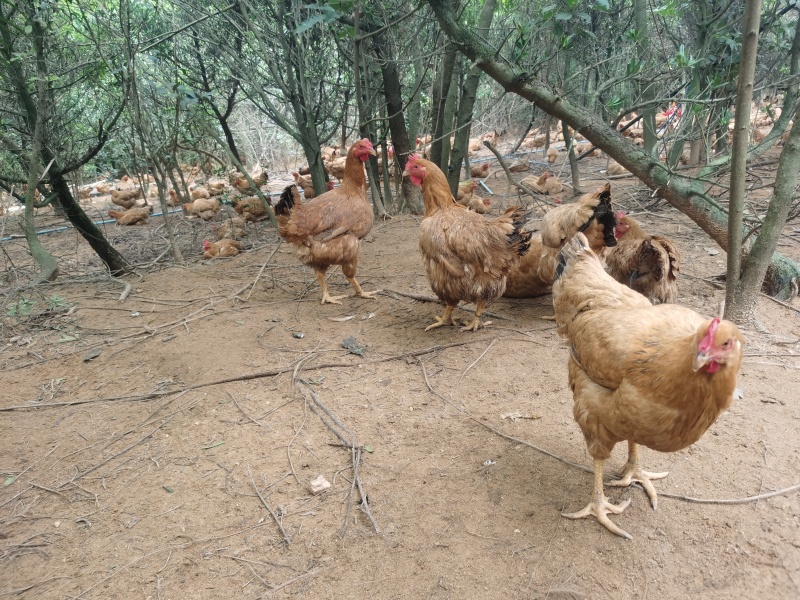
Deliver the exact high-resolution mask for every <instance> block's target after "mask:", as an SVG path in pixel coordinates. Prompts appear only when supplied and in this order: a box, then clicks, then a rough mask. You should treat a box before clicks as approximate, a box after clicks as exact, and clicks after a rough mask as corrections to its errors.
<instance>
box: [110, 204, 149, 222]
mask: <svg viewBox="0 0 800 600" xmlns="http://www.w3.org/2000/svg"><path fill="white" fill-rule="evenodd" d="M108 216H109V217H111V218H112V219H116V220H117V225H145V224H146V223H147V221H148V219H149V217H150V209H149V208H147V207H144V208H129V209H128V210H125V211H120V210H110V211H108Z"/></svg>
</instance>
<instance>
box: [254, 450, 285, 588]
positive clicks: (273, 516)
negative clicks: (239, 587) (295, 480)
mask: <svg viewBox="0 0 800 600" xmlns="http://www.w3.org/2000/svg"><path fill="white" fill-rule="evenodd" d="M247 473H248V474H249V475H250V482H251V483H252V484H253V489H254V490H255V491H256V494H257V495H258V499H259V500H261V504H263V505H264V508H266V509H267V511H269V514H270V515H272V518H273V519H274V520H275V524H276V525H277V526H278V529H280V532H281V535H282V536H283V543H284V545H285V546H286V547H287V548H288V547H289V546H290V545H291V543H292V539H291V538H290V537H289V534H288V533H286V530H285V529H284V528H283V525H281V521H280V519H278V515H276V514H275V511H273V510H272V509H271V508H270V506H269V504H267V501H266V500H264V496H262V495H261V491H260V490H259V489H258V486H257V485H256V480H255V479H254V478H253V471H252V470H251V469H250V463H247ZM262 581H263V580H262Z"/></svg>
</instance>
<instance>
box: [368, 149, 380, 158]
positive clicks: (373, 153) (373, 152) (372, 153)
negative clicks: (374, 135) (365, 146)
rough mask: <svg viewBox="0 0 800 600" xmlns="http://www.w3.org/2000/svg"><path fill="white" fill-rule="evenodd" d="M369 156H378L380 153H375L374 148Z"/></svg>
mask: <svg viewBox="0 0 800 600" xmlns="http://www.w3.org/2000/svg"><path fill="white" fill-rule="evenodd" d="M369 155H370V156H378V153H377V152H375V148H373V149H372V150H370V151H369Z"/></svg>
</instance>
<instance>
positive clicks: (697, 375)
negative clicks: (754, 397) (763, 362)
mask: <svg viewBox="0 0 800 600" xmlns="http://www.w3.org/2000/svg"><path fill="white" fill-rule="evenodd" d="M558 270H559V273H560V275H559V277H558V279H557V280H556V282H555V284H554V285H553V306H554V308H555V313H556V323H557V324H558V331H559V333H561V334H562V335H565V336H566V337H567V338H568V339H569V342H570V346H571V348H570V356H569V363H568V365H567V366H568V372H569V384H570V388H571V389H572V394H573V399H574V406H573V414H574V416H575V420H576V421H577V423H578V425H579V426H580V428H581V432H582V433H583V436H584V438H585V440H586V445H587V447H588V450H589V454H591V455H592V458H593V459H594V491H593V493H592V500H591V502H590V503H589V504H588V505H587V506H586V507H585V508H584V509H583V510H581V511H579V512H575V513H562V514H563V515H564V516H565V517H568V518H570V519H579V518H583V517H587V516H589V515H594V516H595V517H597V520H598V521H599V522H600V523H601V524H602V525H603V526H604V527H606V528H607V529H608V530H609V531H611V532H612V533H615V534H617V535H619V536H622V537H625V538H628V539H630V538H631V536H630V534H628V533H627V532H625V531H623V530H622V529H621V528H619V527H618V526H617V525H616V524H614V523H613V522H612V521H611V520H610V519H609V518H608V514H609V513H611V514H620V513H621V512H622V511H624V510H625V508H627V506H628V504H630V499H628V500H626V501H625V502H622V503H620V504H611V503H610V502H609V501H608V499H607V498H606V496H605V494H604V493H603V463H604V461H605V460H607V459H608V458H609V456H611V450H612V449H613V448H614V446H615V445H616V444H617V442H621V441H627V442H628V461H627V463H626V464H625V467H624V470H623V473H622V477H621V479H620V480H618V481H613V482H611V484H610V485H612V486H617V487H621V486H628V485H630V484H631V482H634V481H635V482H638V483H640V484H641V485H642V487H643V488H644V489H645V491H646V492H647V495H648V497H649V498H650V501H651V503H652V505H653V508H656V507H657V497H656V490H655V488H654V487H653V484H652V483H651V481H650V480H651V479H661V478H663V477H666V476H667V473H648V472H647V471H642V470H641V468H640V466H639V454H638V445H639V444H641V445H644V446H647V447H648V448H652V449H653V450H658V451H659V452H676V451H678V450H681V449H683V448H686V447H687V446H689V445H690V444H693V443H694V442H696V441H697V440H698V439H699V438H700V436H702V435H703V433H705V431H706V430H707V429H708V428H709V427H710V426H711V424H712V423H713V422H714V421H715V420H716V418H717V417H718V416H719V415H720V413H721V412H722V411H723V410H725V409H726V408H728V406H730V404H731V401H732V400H733V392H734V389H735V387H736V375H737V373H738V372H739V367H740V366H741V364H742V347H743V344H744V338H743V337H742V334H741V332H740V331H739V329H738V327H736V325H735V324H733V323H731V322H730V321H720V320H719V319H717V318H714V319H707V318H704V317H702V316H700V315H699V314H697V313H696V312H694V311H693V310H691V309H688V308H684V307H682V306H678V305H675V304H659V305H656V306H653V305H651V304H650V301H649V300H648V299H647V298H645V297H644V296H642V295H641V294H639V293H638V292H635V291H633V290H631V289H630V288H628V287H626V286H624V285H622V284H621V283H618V282H617V281H614V279H613V278H612V277H611V276H610V275H608V273H606V272H605V270H604V269H603V265H602V262H601V261H600V259H599V258H598V257H597V256H596V255H595V254H594V252H592V250H591V249H590V248H589V246H588V242H587V240H586V237H585V236H584V235H583V234H581V233H578V234H576V236H575V237H574V238H573V239H572V240H571V241H570V242H569V243H568V244H567V245H566V246H565V247H564V249H563V250H562V252H561V261H560V263H559V269H558Z"/></svg>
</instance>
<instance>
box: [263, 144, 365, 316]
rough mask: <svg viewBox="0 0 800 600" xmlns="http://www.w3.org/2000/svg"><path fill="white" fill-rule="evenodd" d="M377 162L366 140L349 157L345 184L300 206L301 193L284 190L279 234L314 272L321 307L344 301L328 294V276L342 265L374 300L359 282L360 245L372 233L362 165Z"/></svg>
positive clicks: (360, 292)
mask: <svg viewBox="0 0 800 600" xmlns="http://www.w3.org/2000/svg"><path fill="white" fill-rule="evenodd" d="M370 156H375V150H374V148H373V147H372V143H371V142H370V141H369V140H368V139H367V138H364V139H362V140H359V141H357V142H356V143H355V144H353V145H352V146H351V147H350V150H349V152H348V153H347V160H346V164H345V173H344V176H343V179H342V184H341V185H340V186H339V187H337V188H335V189H333V190H331V191H329V192H325V193H324V194H321V195H319V196H317V197H316V198H314V199H313V200H311V201H309V202H306V203H305V204H300V202H299V195H298V194H297V188H296V187H295V186H294V185H291V186H289V187H287V188H286V189H284V191H283V194H281V198H280V201H279V202H278V204H277V205H276V206H275V216H276V218H277V220H278V232H279V233H280V235H281V237H282V238H283V239H285V240H286V241H287V242H289V243H291V244H294V245H295V246H296V248H297V256H298V257H299V258H300V261H301V262H302V263H303V264H304V265H307V266H309V267H311V268H312V269H314V272H315V274H316V276H317V281H319V286H320V288H321V289H322V304H325V303H330V304H341V302H340V301H339V300H340V299H341V298H344V297H345V296H340V297H333V296H330V295H329V294H328V286H327V284H326V283H325V273H326V271H327V270H328V267H330V266H331V265H342V273H344V276H345V277H347V280H348V281H349V282H350V284H351V285H352V286H353V288H354V289H355V291H356V294H355V295H356V296H360V297H361V298H373V299H374V298H375V294H377V292H365V291H364V290H362V289H361V286H360V285H359V284H358V281H356V267H357V265H358V249H359V242H360V241H361V240H362V239H364V238H365V237H366V236H367V234H368V233H369V232H370V230H371V229H372V223H373V215H372V206H370V203H369V200H367V177H366V174H365V173H364V161H366V160H367V158H369V157H370Z"/></svg>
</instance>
